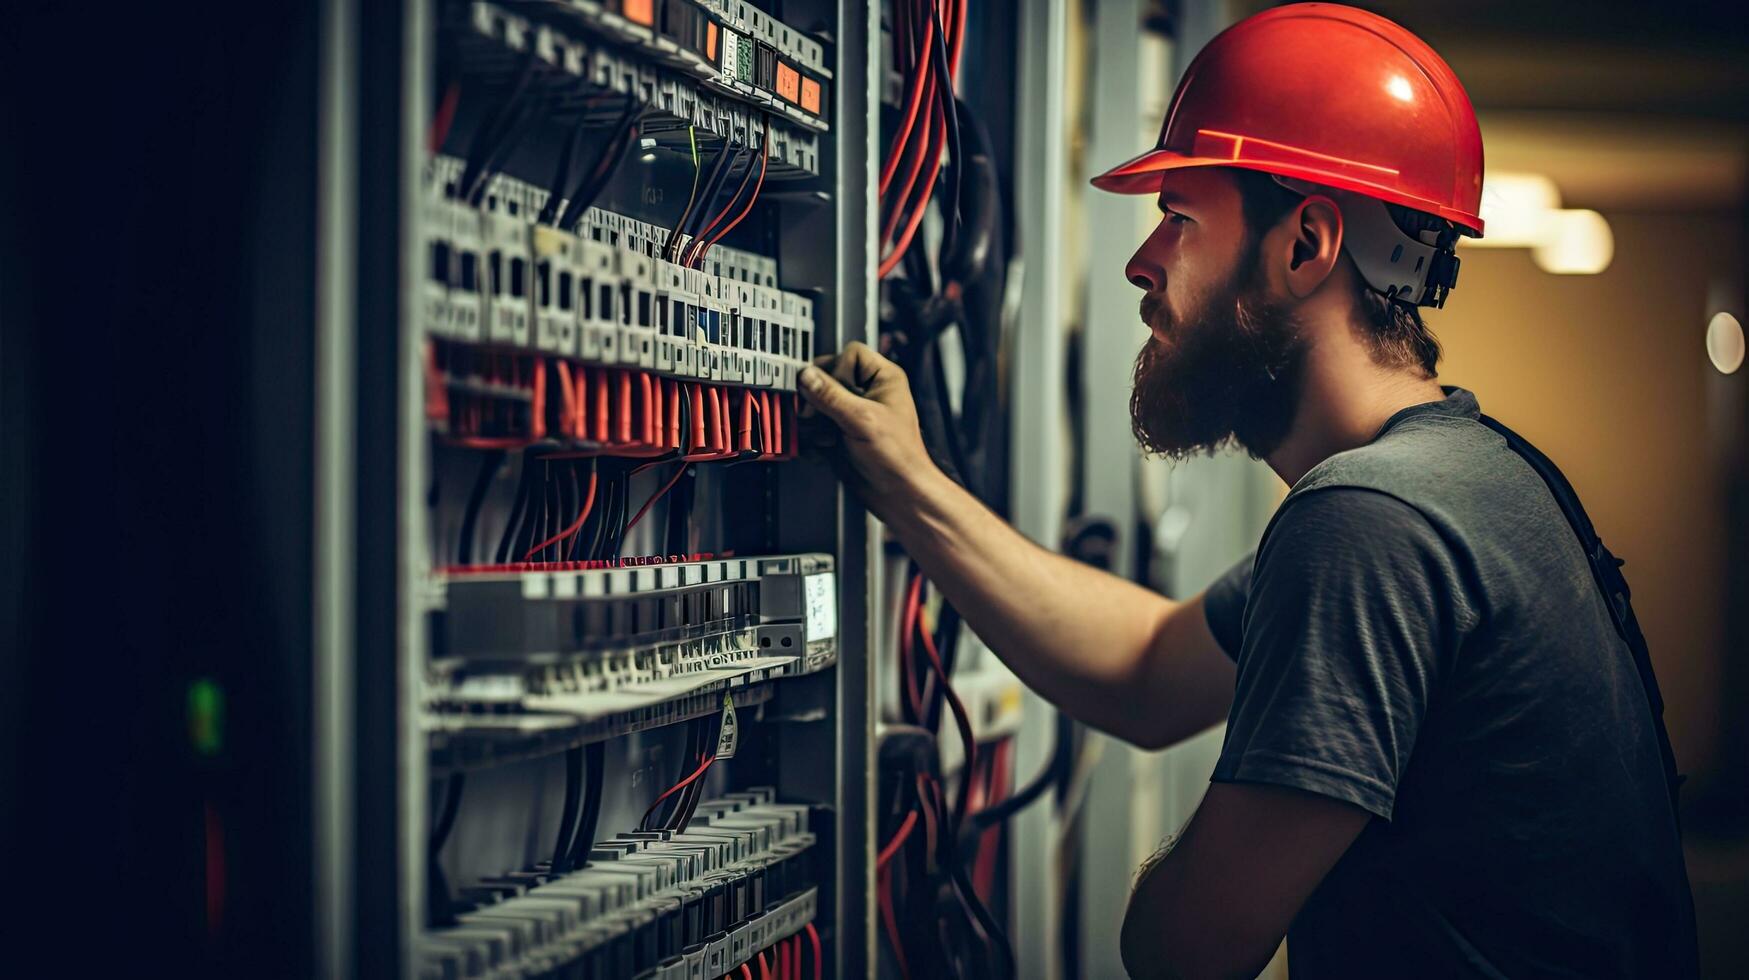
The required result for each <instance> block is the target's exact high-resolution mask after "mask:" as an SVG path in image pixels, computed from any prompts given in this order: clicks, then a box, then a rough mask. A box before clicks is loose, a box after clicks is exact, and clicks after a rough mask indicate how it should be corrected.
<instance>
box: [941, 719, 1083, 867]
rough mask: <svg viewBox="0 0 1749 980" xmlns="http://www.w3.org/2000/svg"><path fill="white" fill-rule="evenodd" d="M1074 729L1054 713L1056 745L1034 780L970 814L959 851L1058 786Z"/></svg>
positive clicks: (1070, 722) (1070, 752)
mask: <svg viewBox="0 0 1749 980" xmlns="http://www.w3.org/2000/svg"><path fill="white" fill-rule="evenodd" d="M1074 726H1075V721H1074V719H1072V718H1070V717H1069V716H1068V715H1066V714H1064V713H1063V712H1061V711H1059V712H1057V722H1056V729H1057V734H1056V744H1055V745H1054V746H1053V747H1052V748H1051V755H1050V758H1049V759H1046V760H1045V764H1044V766H1043V768H1041V769H1040V770H1039V771H1038V774H1037V775H1036V776H1034V777H1033V778H1032V779H1031V780H1030V781H1028V782H1027V784H1026V785H1025V786H1022V787H1021V788H1020V789H1018V790H1015V792H1014V795H1012V796H1010V797H1008V798H1007V799H1005V800H1003V801H1002V802H1000V803H996V804H993V805H991V806H987V807H985V808H983V809H982V810H979V811H978V812H976V813H974V814H972V818H971V820H970V821H968V823H967V827H966V830H965V831H963V832H962V833H961V834H960V848H961V850H962V851H964V850H966V849H968V848H969V847H971V846H972V845H973V844H974V843H975V842H976V841H977V839H978V837H979V836H980V835H982V834H983V832H984V831H986V830H989V829H990V828H991V827H994V826H996V825H997V824H999V823H1002V822H1003V821H1005V820H1007V819H1008V818H1009V817H1012V816H1014V815H1015V814H1017V813H1019V812H1020V811H1022V810H1024V809H1026V808H1027V807H1029V806H1031V805H1032V804H1033V803H1034V802H1035V801H1037V800H1038V799H1039V797H1041V796H1043V795H1044V794H1045V790H1048V789H1050V788H1051V787H1052V786H1056V785H1059V784H1060V783H1061V782H1062V778H1063V774H1064V771H1065V770H1066V769H1068V767H1069V766H1070V764H1071V763H1072V762H1073V760H1074V751H1075V734H1074Z"/></svg>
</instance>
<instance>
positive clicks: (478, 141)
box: [457, 49, 539, 200]
mask: <svg viewBox="0 0 1749 980" xmlns="http://www.w3.org/2000/svg"><path fill="white" fill-rule="evenodd" d="M538 63H539V59H538V58H536V56H535V53H534V51H533V50H532V49H531V50H530V51H529V52H528V56H527V57H526V58H525V59H523V62H522V70H521V71H520V72H518V73H517V76H516V80H515V81H514V82H512V83H511V85H510V91H509V92H508V93H506V95H505V96H504V98H503V99H501V100H500V101H499V102H498V104H497V105H495V106H493V107H492V111H491V112H489V113H487V115H486V118H485V119H482V120H481V121H480V125H479V126H478V128H476V129H475V130H474V138H473V141H472V142H470V143H469V144H468V155H467V158H466V162H465V165H464V166H463V167H462V177H461V182H460V184H459V185H458V187H457V191H458V196H459V197H460V198H461V199H462V200H467V199H468V196H469V193H470V192H471V190H472V187H473V183H474V180H475V179H476V177H477V176H478V175H479V172H480V169H481V168H482V167H484V166H485V163H486V159H487V158H488V157H490V156H491V154H492V151H493V149H494V147H495V144H496V142H497V141H498V140H499V139H501V138H502V133H501V132H500V130H502V129H504V128H506V126H505V124H506V121H507V120H508V118H509V117H510V116H511V114H512V112H513V111H514V110H515V109H516V108H517V107H518V106H519V105H520V104H521V102H522V96H523V93H524V92H526V91H527V90H528V86H529V83H530V82H532V81H533V80H534V72H535V66H536V65H537V64H538Z"/></svg>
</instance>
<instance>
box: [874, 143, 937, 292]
mask: <svg viewBox="0 0 1749 980" xmlns="http://www.w3.org/2000/svg"><path fill="white" fill-rule="evenodd" d="M932 132H933V134H934V136H935V144H936V146H937V147H938V149H937V151H936V153H935V154H934V156H935V160H934V162H932V163H931V164H930V165H929V179H928V180H926V181H924V183H923V190H922V193H921V195H920V198H921V199H920V200H919V201H918V202H917V206H916V207H915V208H912V209H911V220H910V221H909V222H907V223H906V225H905V233H904V234H903V235H901V236H900V237H899V240H898V242H896V243H895V244H894V245H893V251H892V253H891V254H890V255H888V256H887V257H886V258H884V259H882V260H881V266H880V272H879V277H880V278H883V279H884V278H886V275H887V273H889V272H892V271H893V269H894V267H896V266H897V265H898V264H899V260H900V259H902V258H904V257H905V250H906V249H908V248H910V247H911V239H912V238H913V237H915V236H916V234H917V227H918V226H919V225H921V224H922V223H923V214H924V212H925V211H927V210H928V209H929V198H930V195H932V194H933V193H934V192H935V178H936V175H937V174H939V173H941V153H940V150H939V146H940V143H941V140H942V138H943V137H944V136H945V135H946V132H947V127H946V125H945V124H944V123H943V122H942V121H941V117H940V116H937V117H935V128H934V130H933V131H932Z"/></svg>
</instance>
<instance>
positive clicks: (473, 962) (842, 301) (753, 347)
mask: <svg viewBox="0 0 1749 980" xmlns="http://www.w3.org/2000/svg"><path fill="white" fill-rule="evenodd" d="M768 7H771V8H773V9H775V7H774V5H766V4H754V3H750V2H744V0H602V2H595V0H571V2H565V0H547V2H503V3H489V2H440V3H437V4H435V5H434V7H433V8H432V10H433V15H434V16H433V17H432V21H431V29H432V31H433V36H432V38H431V44H430V46H429V50H430V52H431V58H432V64H431V66H430V67H431V86H430V96H431V98H430V104H431V106H432V112H431V116H430V119H429V128H428V133H427V141H426V142H427V146H426V151H427V152H426V155H425V158H424V160H423V161H422V164H421V166H420V168H419V173H418V175H417V180H418V185H419V186H418V195H417V199H418V201H419V206H418V209H417V222H416V224H417V235H416V237H417V241H416V250H417V254H418V255H419V256H421V260H420V262H419V263H418V264H417V269H418V273H419V275H418V282H417V287H416V292H417V303H416V305H415V306H413V307H412V316H413V318H414V319H416V321H417V322H416V323H415V324H412V329H413V330H414V331H415V332H416V335H417V340H418V343H417V345H416V346H417V350H418V356H417V358H416V360H417V363H416V364H412V365H409V372H410V380H411V383H412V386H413V387H414V388H416V390H417V391H418V393H419V398H418V403H419V409H418V413H417V418H416V419H415V418H411V417H410V418H409V419H408V425H409V426H410V427H411V428H412V429H413V430H414V431H413V432H412V433H411V435H410V438H411V440H412V441H413V442H414V444H415V445H416V451H415V452H414V453H413V454H412V457H413V466H414V468H415V471H416V476H417V479H418V482H419V485H420V486H421V487H422V488H423V494H422V496H421V500H420V506H421V508H422V509H421V511H420V518H421V520H420V521H419V526H420V527H422V528H423V529H424V534H423V535H422V539H421V540H419V541H417V542H416V547H414V548H413V549H412V551H413V553H412V554H410V555H408V556H407V560H406V562H405V574H406V575H408V576H409V579H410V582H411V586H412V588H411V591H412V592H413V593H414V594H416V595H417V597H418V599H419V615H420V617H421V618H420V621H419V622H420V626H421V629H420V630H419V632H420V634H421V637H422V642H421V644H420V649H419V650H418V651H417V662H416V663H415V664H412V665H411V672H413V673H415V674H416V678H415V679H414V680H415V683H416V686H417V711H416V714H417V726H416V732H415V734H414V736H413V737H415V738H417V739H418V740H419V744H418V745H417V746H416V747H414V749H413V752H412V755H413V757H414V758H416V759H417V760H418V762H419V763H420V765H419V766H418V767H415V771H413V772H410V773H408V774H407V777H406V778H407V779H408V780H409V785H408V786H406V787H405V788H404V797H405V798H406V799H407V800H409V801H410V804H409V805H410V806H412V807H414V808H417V809H418V810H419V812H420V814H421V816H422V817H423V818H424V819H423V820H421V821H415V822H413V823H412V824H410V826H418V827H420V828H422V832H423V838H424V839H423V840H422V841H420V842H418V843H417V845H416V846H415V847H414V848H413V849H414V850H416V851H417V853H419V854H420V855H422V856H423V859H422V860H417V861H415V862H414V864H415V865H416V866H415V867H414V868H413V869H412V874H411V875H410V876H409V877H410V878H411V879H412V882H413V884H412V887H410V889H409V890H410V891H412V892H413V893H414V894H415V895H416V896H417V898H418V902H417V904H418V905H419V910H418V915H417V925H416V926H410V928H411V934H410V935H409V936H407V937H406V946H407V949H408V950H409V956H408V958H409V963H408V972H409V973H410V974H414V975H417V976H420V977H431V978H445V980H450V978H454V980H461V978H469V977H500V976H534V975H554V976H557V975H564V976H584V977H601V978H607V977H614V978H619V977H650V978H674V980H679V978H715V977H722V976H744V975H747V974H748V973H750V972H757V973H759V974H760V975H770V973H771V972H773V971H775V972H777V973H778V974H780V975H783V976H790V975H794V976H798V977H799V976H804V975H813V976H827V975H830V976H839V975H847V974H846V971H854V972H860V971H861V970H862V969H863V966H862V965H861V964H862V963H863V961H864V957H865V953H864V950H865V948H866V938H867V936H868V928H869V925H868V924H869V922H870V921H872V920H871V916H870V914H869V912H868V908H867V904H866V899H867V895H868V889H867V888H866V886H865V885H864V883H863V882H861V881H856V882H846V881H844V880H843V878H844V869H845V868H847V867H852V868H856V867H860V866H861V865H862V864H864V863H865V862H863V861H862V856H861V854H860V853H851V852H848V851H847V850H846V848H847V847H852V846H860V842H861V841H862V840H865V838H864V837H862V836H861V833H860V830H859V828H860V824H861V822H862V820H863V817H864V814H865V813H866V809H865V808H866V806H867V802H866V798H865V796H866V794H865V793H863V792H862V791H861V790H860V789H859V788H858V787H860V786H862V785H865V784H866V782H867V779H868V774H867V771H866V767H865V766H863V765H861V764H860V763H858V762H857V761H856V759H857V756H858V754H861V753H866V752H867V751H868V742H867V734H866V733H867V725H866V723H865V722H864V721H862V720H861V719H862V717H863V716H862V715H861V714H859V713H858V711H856V710H852V711H849V712H846V711H844V710H842V705H844V704H845V703H846V702H849V703H853V704H863V703H866V700H867V691H866V685H865V684H864V682H863V680H862V677H861V676H859V673H858V672H857V670H855V669H849V668H860V665H861V664H863V663H865V661H864V659H863V658H864V656H865V651H864V650H863V648H862V644H861V640H860V637H859V636H858V634H857V631H855V630H853V629H846V628H845V625H846V624H845V622H844V621H843V618H842V617H841V610H840V606H841V597H843V596H844V595H846V594H849V595H852V596H856V595H859V594H861V593H862V592H863V591H864V590H865V589H866V583H865V576H866V572H865V571H864V569H863V568H862V567H861V565H862V563H860V562H846V561H841V559H842V558H843V556H844V554H845V547H846V538H847V536H846V535H845V534H844V532H843V527H844V520H843V516H842V509H843V508H842V507H841V505H840V500H841V497H840V494H841V491H840V490H839V489H838V487H837V484H836V482H835V481H833V480H832V479H831V476H830V472H829V470H827V469H826V468H824V467H823V466H821V465H820V464H818V463H816V462H810V461H807V460H804V459H802V458H801V457H802V455H803V454H802V453H801V451H800V449H801V438H802V433H801V425H802V419H801V418H800V415H799V412H798V408H799V403H798V400H797V393H796V378H797V374H798V372H799V371H800V369H801V368H802V367H803V366H805V365H806V364H807V363H808V362H809V361H810V360H811V359H812V358H814V357H815V356H816V355H818V354H820V353H822V352H827V351H830V350H832V349H834V348H835V346H836V345H837V344H839V343H841V342H842V341H843V340H845V339H852V338H859V337H861V336H862V334H861V331H862V330H863V329H865V327H864V324H863V323H862V322H860V321H861V316H860V311H857V312H854V313H852V314H851V316H852V320H851V325H850V326H849V328H848V329H847V328H846V325H845V322H844V319H843V318H844V316H845V313H844V310H845V309H846V303H847V298H846V297H845V296H843V295H842V294H843V292H844V290H843V283H845V282H846V281H850V280H852V279H860V278H861V276H862V269H861V268H860V267H858V268H854V269H853V268H851V267H850V266H849V263H852V262H856V263H861V262H862V261H864V258H865V256H864V255H863V254H862V253H861V252H860V251H858V250H857V249H855V248H853V247H846V246H845V244H844V243H845V242H846V241H850V240H854V239H855V237H857V236H860V231H859V230H858V231H856V232H854V233H850V232H847V231H846V229H845V228H844V227H843V226H842V225H843V222H842V220H841V217H840V216H841V215H842V213H843V211H842V210H841V209H840V208H839V203H838V202H839V197H840V194H841V190H840V188H841V186H842V180H841V174H840V173H839V171H838V168H839V167H840V166H842V165H843V164H844V163H845V162H846V161H854V162H855V165H857V166H861V165H862V164H861V161H862V160H863V159H865V158H864V157H863V156H862V151H861V150H855V151H853V152H848V153H847V152H845V150H844V148H843V144H842V143H840V142H838V138H839V137H840V136H841V135H842V134H840V133H839V132H838V131H837V130H836V129H835V126H834V120H833V116H834V105H835V101H834V94H835V90H834V83H835V68H836V67H837V66H838V65H839V64H840V61H839V50H838V48H837V47H836V46H835V44H834V40H835V39H838V38H841V37H842V36H843V34H842V30H841V24H840V14H839V7H838V5H836V4H833V3H826V2H819V3H792V4H785V5H783V6H782V12H783V15H782V16H777V15H775V14H774V13H773V9H768ZM853 55H854V57H855V58H857V59H859V60H860V59H864V58H866V50H864V49H863V48H861V47H859V48H858V49H857V50H856V51H855V52H853ZM865 138H866V137H865V136H859V137H858V139H865ZM842 176H848V175H842ZM850 302H860V300H850ZM852 604H853V605H860V602H859V601H857V602H853V603H852ZM421 769H422V771H418V770H421ZM847 827H848V828H850V830H848V831H847V830H846V828H847Z"/></svg>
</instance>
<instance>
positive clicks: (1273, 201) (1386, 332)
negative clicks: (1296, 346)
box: [1233, 168, 1440, 378]
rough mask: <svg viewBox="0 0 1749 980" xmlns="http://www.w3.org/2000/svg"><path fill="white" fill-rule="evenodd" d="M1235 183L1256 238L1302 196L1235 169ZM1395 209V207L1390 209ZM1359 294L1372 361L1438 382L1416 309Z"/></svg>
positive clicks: (1434, 347)
mask: <svg viewBox="0 0 1749 980" xmlns="http://www.w3.org/2000/svg"><path fill="white" fill-rule="evenodd" d="M1233 174H1234V175H1235V176H1236V177H1237V178H1238V180H1239V195H1240V200H1241V201H1242V202H1243V206H1244V209H1245V224H1246V226H1247V227H1248V228H1249V229H1250V231H1251V234H1252V236H1253V237H1255V238H1261V237H1262V235H1263V233H1264V232H1266V231H1268V230H1269V229H1270V228H1271V227H1272V226H1273V225H1274V224H1275V223H1276V222H1277V221H1280V220H1281V217H1282V215H1284V214H1287V213H1288V211H1290V210H1292V209H1293V207H1294V206H1295V205H1297V204H1299V202H1300V201H1301V200H1302V198H1301V197H1300V195H1298V194H1296V193H1294V192H1293V191H1291V190H1288V189H1287V188H1286V187H1283V186H1281V185H1280V184H1278V183H1276V182H1275V179H1274V178H1272V177H1270V176H1269V175H1268V174H1266V173H1261V172H1259V171H1256V170H1244V169H1240V168H1234V169H1233ZM1391 206H1392V207H1395V206H1396V205H1391ZM1357 281H1358V283H1359V290H1358V295H1357V296H1356V297H1355V308H1356V309H1357V310H1358V311H1359V312H1360V322H1361V325H1362V326H1363V327H1365V328H1366V331H1367V340H1368V342H1369V344H1370V345H1371V348H1372V354H1373V358H1374V359H1375V360H1377V361H1379V362H1380V363H1381V364H1389V365H1391V366H1393V367H1419V368H1420V369H1421V370H1422V372H1424V373H1425V374H1426V376H1427V377H1429V378H1435V377H1438V376H1439V356H1440V348H1439V339H1438V338H1437V337H1435V336H1433V331H1432V330H1431V329H1429V328H1428V326H1427V324H1426V322H1425V321H1423V320H1422V319H1421V310H1420V308H1418V307H1415V306H1412V305H1410V304H1408V303H1403V302H1399V301H1397V300H1392V299H1386V298H1385V294H1384V293H1381V292H1379V291H1378V290H1376V289H1373V288H1372V287H1371V286H1369V285H1367V283H1366V280H1365V279H1358V278H1357Z"/></svg>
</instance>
